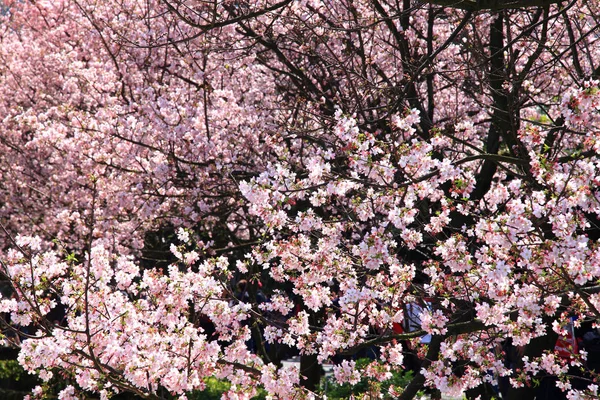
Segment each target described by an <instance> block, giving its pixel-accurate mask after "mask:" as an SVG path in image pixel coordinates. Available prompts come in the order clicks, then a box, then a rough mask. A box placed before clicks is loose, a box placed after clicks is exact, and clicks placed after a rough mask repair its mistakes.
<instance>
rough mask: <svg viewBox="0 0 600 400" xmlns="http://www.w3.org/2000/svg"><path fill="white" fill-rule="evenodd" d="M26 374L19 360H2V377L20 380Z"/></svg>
mask: <svg viewBox="0 0 600 400" xmlns="http://www.w3.org/2000/svg"><path fill="white" fill-rule="evenodd" d="M26 374H27V373H26V372H25V370H23V367H21V366H20V365H19V362H18V361H17V360H0V379H10V380H13V381H19V380H21V377H22V376H23V375H26Z"/></svg>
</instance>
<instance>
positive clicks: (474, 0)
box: [421, 0, 559, 11]
mask: <svg viewBox="0 0 600 400" xmlns="http://www.w3.org/2000/svg"><path fill="white" fill-rule="evenodd" d="M558 2H559V0H424V1H422V2H421V3H424V4H436V5H438V6H444V7H451V8H460V9H463V10H468V11H481V10H503V9H518V8H527V7H546V6H549V5H551V4H556V3H558Z"/></svg>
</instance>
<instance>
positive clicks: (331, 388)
mask: <svg viewBox="0 0 600 400" xmlns="http://www.w3.org/2000/svg"><path fill="white" fill-rule="evenodd" d="M372 362H373V360H371V359H369V358H361V359H358V360H357V361H356V368H357V369H358V370H359V371H362V370H363V369H365V368H366V367H367V365H369V364H371V363H372ZM361 375H362V374H361ZM412 378H413V373H412V371H394V372H392V377H391V378H390V379H388V380H386V381H384V382H378V381H377V380H375V379H370V378H366V377H363V378H362V379H361V380H360V382H358V383H357V384H356V385H351V384H349V383H344V384H339V383H337V382H336V381H335V378H333V377H326V378H325V379H324V380H323V382H322V384H321V390H322V391H323V394H325V395H327V398H328V399H331V400H338V399H339V400H342V399H349V398H351V397H355V398H357V399H359V398H367V399H370V398H382V399H391V398H394V397H393V396H392V395H390V394H389V389H390V387H391V386H394V387H395V388H396V390H398V389H400V388H405V387H406V386H407V385H408V384H409V383H410V381H411V379H412ZM379 394H381V395H382V397H380V396H379Z"/></svg>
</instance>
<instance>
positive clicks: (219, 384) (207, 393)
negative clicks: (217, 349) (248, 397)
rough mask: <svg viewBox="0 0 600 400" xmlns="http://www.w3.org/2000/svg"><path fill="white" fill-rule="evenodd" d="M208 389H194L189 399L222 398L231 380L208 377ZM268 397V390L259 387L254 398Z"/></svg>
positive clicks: (207, 399)
mask: <svg viewBox="0 0 600 400" xmlns="http://www.w3.org/2000/svg"><path fill="white" fill-rule="evenodd" d="M205 383H206V389H204V390H203V391H194V392H192V393H189V394H188V395H187V397H188V399H189V400H220V399H221V396H222V395H223V393H225V392H227V391H228V390H229V388H230V387H231V384H230V383H229V382H226V381H223V380H220V379H217V378H207V379H206V380H205ZM265 398H266V391H265V390H264V389H260V388H259V389H258V396H255V397H254V399H257V400H262V399H265Z"/></svg>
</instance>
